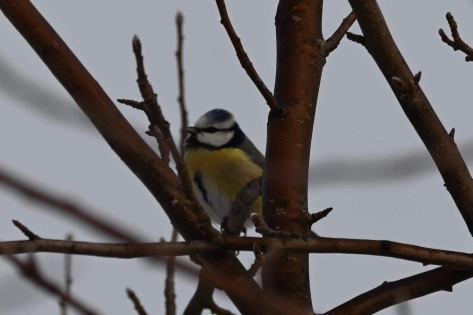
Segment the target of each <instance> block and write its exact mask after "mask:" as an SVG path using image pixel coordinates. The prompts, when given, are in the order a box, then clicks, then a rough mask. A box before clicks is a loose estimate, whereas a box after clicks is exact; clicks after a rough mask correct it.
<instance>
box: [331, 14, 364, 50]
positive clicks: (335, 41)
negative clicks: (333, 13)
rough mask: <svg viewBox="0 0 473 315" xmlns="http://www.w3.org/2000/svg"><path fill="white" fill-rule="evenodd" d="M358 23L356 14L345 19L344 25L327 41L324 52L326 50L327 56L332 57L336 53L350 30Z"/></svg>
mask: <svg viewBox="0 0 473 315" xmlns="http://www.w3.org/2000/svg"><path fill="white" fill-rule="evenodd" d="M355 21H356V14H355V12H353V11H352V12H350V14H348V16H347V17H346V18H344V19H343V21H342V24H340V26H339V27H338V28H337V30H336V31H335V32H334V33H333V34H332V36H330V38H329V39H327V40H326V41H325V45H324V50H325V56H328V55H330V53H331V52H332V51H334V50H335V49H336V48H337V47H338V45H339V44H340V42H341V41H342V39H343V36H345V34H347V32H348V30H349V29H350V27H351V26H352V25H353V23H355Z"/></svg>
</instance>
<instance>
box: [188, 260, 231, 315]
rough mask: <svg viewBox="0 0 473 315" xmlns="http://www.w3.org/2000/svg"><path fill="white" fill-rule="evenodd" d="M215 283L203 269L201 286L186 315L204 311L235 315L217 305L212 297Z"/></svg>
mask: <svg viewBox="0 0 473 315" xmlns="http://www.w3.org/2000/svg"><path fill="white" fill-rule="evenodd" d="M214 282H215V279H213V278H212V276H211V275H210V274H209V272H208V271H207V270H206V269H205V268H202V270H201V271H200V275H199V285H198V286H197V289H196V291H195V293H194V296H193V297H192V299H191V300H190V302H189V304H188V305H187V307H186V309H185V310H184V313H183V314H184V315H195V314H201V313H202V311H203V310H204V309H208V310H210V312H211V313H212V314H217V315H233V313H232V312H230V311H227V310H225V309H223V308H220V307H219V306H218V305H217V304H215V302H214V300H213V297H212V296H213V292H214V290H215V284H214Z"/></svg>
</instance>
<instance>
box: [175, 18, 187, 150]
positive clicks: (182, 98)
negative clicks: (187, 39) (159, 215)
mask: <svg viewBox="0 0 473 315" xmlns="http://www.w3.org/2000/svg"><path fill="white" fill-rule="evenodd" d="M183 23H184V16H183V15H182V13H181V12H178V13H177V14H176V28H177V50H176V61H177V74H178V80H179V96H178V98H177V100H178V102H179V109H180V110H181V142H180V143H181V145H180V149H181V150H180V151H181V155H184V141H185V140H186V138H187V127H188V121H187V109H186V98H185V90H184V66H183V58H182V55H183V48H182V46H183V44H184V36H183V35H182V24H183Z"/></svg>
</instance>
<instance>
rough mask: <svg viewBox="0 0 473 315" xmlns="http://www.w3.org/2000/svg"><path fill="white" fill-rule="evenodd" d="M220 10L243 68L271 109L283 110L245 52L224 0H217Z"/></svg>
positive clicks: (222, 21)
mask: <svg viewBox="0 0 473 315" xmlns="http://www.w3.org/2000/svg"><path fill="white" fill-rule="evenodd" d="M215 2H216V4H217V7H218V12H219V13H220V18H221V20H220V23H222V25H223V27H225V30H226V31H227V34H228V37H230V40H231V41H232V44H233V48H235V52H236V54H237V57H238V60H239V61H240V63H241V66H242V67H243V69H245V71H246V73H247V74H248V76H249V77H250V79H251V81H253V83H254V84H255V85H256V88H258V90H259V91H260V93H261V95H263V97H264V99H265V100H266V103H267V104H268V106H269V108H270V109H271V110H282V109H281V108H280V106H279V105H278V103H277V101H276V99H275V98H274V95H273V93H271V91H270V90H269V89H268V88H267V87H266V85H265V84H264V82H263V80H262V79H261V78H260V76H259V75H258V73H257V72H256V69H255V68H254V67H253V64H252V63H251V60H250V58H249V57H248V55H247V54H246V52H245V49H244V48H243V45H242V44H241V40H240V38H239V37H238V35H237V34H236V32H235V30H234V29H233V26H232V23H231V21H230V18H229V16H228V12H227V8H226V6H225V1H224V0H215Z"/></svg>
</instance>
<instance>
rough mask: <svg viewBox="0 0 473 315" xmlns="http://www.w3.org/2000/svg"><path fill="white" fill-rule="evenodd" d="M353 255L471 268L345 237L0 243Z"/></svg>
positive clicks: (69, 249) (5, 247)
mask: <svg viewBox="0 0 473 315" xmlns="http://www.w3.org/2000/svg"><path fill="white" fill-rule="evenodd" d="M254 245H256V246H258V247H259V248H260V249H261V250H262V251H263V252H267V251H269V250H272V251H276V252H281V253H325V254H356V255H370V256H382V257H391V258H397V259H403V260H408V261H414V262H418V263H422V264H431V265H439V266H445V267H449V268H454V269H462V270H469V271H473V256H472V255H470V254H466V253H460V252H454V251H448V250H439V249H431V248H426V247H421V246H415V245H409V244H404V243H398V242H392V241H378V240H357V239H344V238H325V237H319V238H310V239H303V238H282V239H278V238H258V237H237V236H226V237H225V238H223V239H222V240H221V241H218V242H209V241H203V240H199V241H189V242H160V243H90V242H77V241H64V240H52V239H37V240H32V241H10V242H0V251H1V252H2V253H6V254H9V255H17V254H25V253H42V252H44V253H59V254H73V255H86V256H98V257H108V258H122V259H132V258H144V257H158V256H187V255H193V254H199V253H213V252H219V251H253V250H254Z"/></svg>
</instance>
